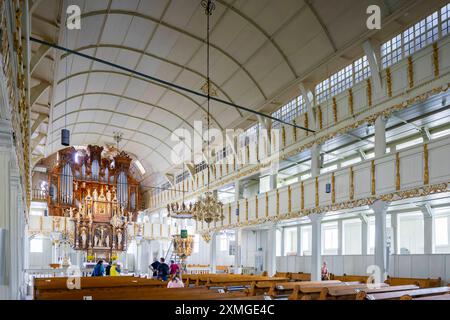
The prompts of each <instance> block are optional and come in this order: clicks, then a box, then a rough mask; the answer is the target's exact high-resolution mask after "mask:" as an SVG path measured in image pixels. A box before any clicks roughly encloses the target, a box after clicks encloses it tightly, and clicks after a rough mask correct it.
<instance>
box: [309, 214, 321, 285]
mask: <svg viewBox="0 0 450 320" xmlns="http://www.w3.org/2000/svg"><path fill="white" fill-rule="evenodd" d="M323 217H324V214H321V213H320V214H319V213H313V214H311V215H310V216H309V219H310V220H311V224H312V243H311V281H321V280H322V278H321V265H322V219H323Z"/></svg>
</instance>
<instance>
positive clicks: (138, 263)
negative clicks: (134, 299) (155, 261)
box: [134, 239, 142, 274]
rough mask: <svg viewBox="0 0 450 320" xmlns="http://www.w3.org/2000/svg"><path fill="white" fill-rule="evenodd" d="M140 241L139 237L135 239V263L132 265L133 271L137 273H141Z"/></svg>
mask: <svg viewBox="0 0 450 320" xmlns="http://www.w3.org/2000/svg"><path fill="white" fill-rule="evenodd" d="M141 243H142V240H141V239H136V260H135V261H136V264H135V266H134V272H135V273H137V274H140V273H141V251H142V248H141Z"/></svg>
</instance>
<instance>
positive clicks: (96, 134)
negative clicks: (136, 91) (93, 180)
mask: <svg viewBox="0 0 450 320" xmlns="http://www.w3.org/2000/svg"><path fill="white" fill-rule="evenodd" d="M84 134H86V133H84V132H74V133H72V136H78V135H84ZM89 134H90V135H94V136H102V137H107V138H111V139H114V137H113V136H111V135H108V134H104V133H97V132H90V133H89ZM123 140H125V141H133V140H130V139H126V138H123ZM57 141H58V140H57V139H53V140H52V142H51V144H52V145H53V144H54V143H55V142H57ZM133 142H135V141H133ZM139 144H141V145H143V146H145V147H146V148H148V149H150V150H152V151H151V152H150V153H149V154H147V156H148V155H150V154H152V152H154V153H155V154H157V155H158V156H160V157H161V158H162V159H163V160H164V162H166V163H167V164H168V165H169V166H171V165H172V164H171V163H170V162H169V160H167V157H166V156H163V155H162V154H161V153H160V152H159V151H158V150H156V149H154V148H153V147H151V146H149V145H148V144H146V143H145V142H142V141H140V142H139ZM147 156H146V157H147ZM146 157H142V158H141V159H145V158H146Z"/></svg>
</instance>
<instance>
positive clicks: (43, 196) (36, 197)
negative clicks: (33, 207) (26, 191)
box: [32, 189, 48, 201]
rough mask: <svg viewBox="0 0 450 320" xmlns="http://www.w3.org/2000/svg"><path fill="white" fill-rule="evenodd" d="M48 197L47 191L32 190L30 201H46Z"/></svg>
mask: <svg viewBox="0 0 450 320" xmlns="http://www.w3.org/2000/svg"><path fill="white" fill-rule="evenodd" d="M47 196H48V190H45V189H33V190H32V200H33V201H46V200H47Z"/></svg>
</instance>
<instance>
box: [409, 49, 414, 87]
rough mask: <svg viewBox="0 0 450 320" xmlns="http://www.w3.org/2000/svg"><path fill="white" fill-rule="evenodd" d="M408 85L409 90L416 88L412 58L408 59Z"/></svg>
mask: <svg viewBox="0 0 450 320" xmlns="http://www.w3.org/2000/svg"><path fill="white" fill-rule="evenodd" d="M408 84H409V88H410V89H412V88H414V65H413V59H412V57H411V56H409V57H408Z"/></svg>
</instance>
